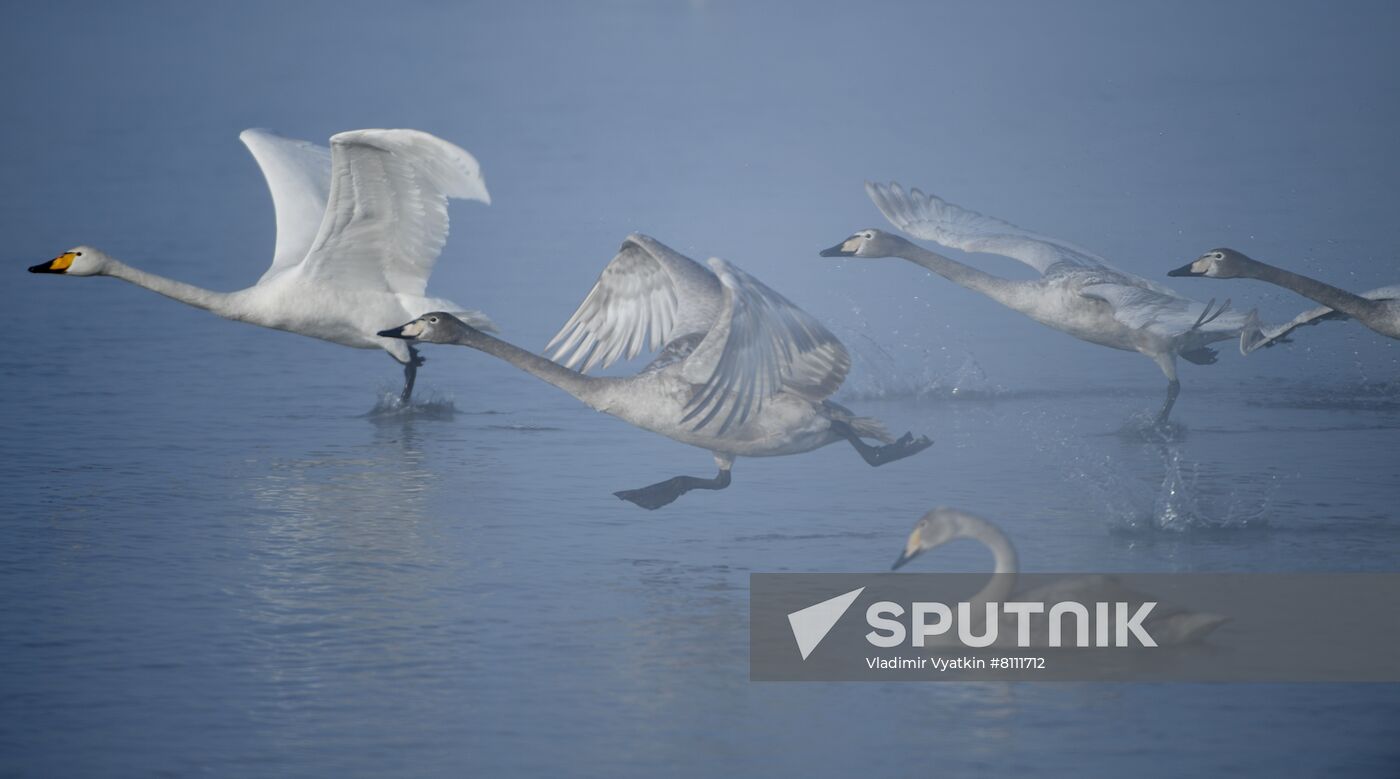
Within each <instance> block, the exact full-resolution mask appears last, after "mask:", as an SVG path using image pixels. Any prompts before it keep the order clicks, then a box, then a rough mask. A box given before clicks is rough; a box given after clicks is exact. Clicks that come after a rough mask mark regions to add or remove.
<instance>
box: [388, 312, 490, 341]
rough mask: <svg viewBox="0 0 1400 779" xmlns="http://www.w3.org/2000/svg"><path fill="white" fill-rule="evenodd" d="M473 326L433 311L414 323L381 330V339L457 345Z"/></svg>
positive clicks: (443, 313) (445, 313) (446, 314)
mask: <svg viewBox="0 0 1400 779" xmlns="http://www.w3.org/2000/svg"><path fill="white" fill-rule="evenodd" d="M472 329H473V328H472V326H471V325H469V324H467V323H466V322H463V321H462V320H460V319H458V318H457V317H455V316H453V315H451V314H449V313H447V312H446V311H433V312H431V313H427V314H424V315H423V316H420V317H418V318H417V319H415V320H413V321H412V322H408V323H406V324H402V325H399V326H398V327H394V328H390V329H388V330H380V331H379V332H378V333H376V335H378V336H379V337H380V338H400V339H403V340H405V341H419V342H422V343H428V344H450V343H457V341H458V340H460V339H461V337H462V336H463V335H466V334H467V333H470V332H471V331H472Z"/></svg>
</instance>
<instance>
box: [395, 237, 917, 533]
mask: <svg viewBox="0 0 1400 779" xmlns="http://www.w3.org/2000/svg"><path fill="white" fill-rule="evenodd" d="M709 265H710V269H706V268H705V267H704V266H701V265H700V264H699V263H697V262H695V261H694V260H691V259H690V258H688V257H685V256H683V255H681V254H679V253H677V252H675V251H673V250H672V249H670V248H669V247H667V246H665V245H664V244H662V243H661V242H659V241H657V240H655V239H653V238H649V237H647V236H645V235H632V236H629V237H628V238H627V240H626V241H625V242H623V244H622V248H621V249H620V250H619V251H618V254H617V256H616V257H614V258H613V260H612V262H610V263H608V265H607V267H606V268H604V269H603V273H602V276H600V277H599V279H598V282H597V283H596V284H595V285H594V286H593V289H592V291H591V292H589V293H588V297H587V298H585V299H584V301H583V303H582V305H580V306H579V308H578V311H576V312H575V313H574V315H573V317H572V318H571V319H570V320H569V321H568V323H567V324H565V325H564V327H563V329H562V330H560V331H559V334H558V335H556V336H555V337H554V339H553V340H552V341H551V342H550V345H551V346H553V347H554V355H555V356H556V358H560V359H562V358H565V357H567V363H566V364H567V367H565V366H562V365H559V364H557V363H555V362H552V361H550V360H547V359H545V358H543V357H540V356H538V355H535V354H532V353H530V352H527V351H525V350H523V349H520V348H518V347H516V346H513V345H511V344H508V343H506V342H505V341H502V340H500V339H497V338H492V337H491V336H489V335H486V334H484V333H482V332H480V331H479V330H477V329H476V328H474V327H471V326H470V325H469V324H468V323H463V322H461V321H458V320H457V319H456V318H455V317H452V316H449V315H447V314H444V313H432V314H428V315H426V316H423V317H420V318H418V319H415V320H414V321H412V322H409V323H408V324H405V325H403V326H402V327H397V328H394V329H393V330H385V331H384V332H381V333H380V335H382V336H386V337H390V338H404V339H408V340H412V341H426V342H429V343H446V344H458V345H461V346H469V347H471V348H473V349H478V350H480V351H483V352H486V353H487V354H491V355H494V356H496V357H499V358H501V359H502V360H505V361H506V362H509V363H511V364H513V365H515V366H516V367H518V368H520V369H521V370H524V371H527V372H529V373H532V374H534V375H535V376H538V377H539V378H541V379H543V380H544V381H547V382H549V383H550V384H553V385H554V386H556V387H558V388H560V389H562V390H564V391H565V392H568V393H569V394H570V395H573V396H574V397H576V398H578V399H579V400H581V401H583V402H584V403H585V404H587V405H588V406H590V407H592V408H594V409H596V410H598V411H603V412H605V413H608V414H611V415H613V416H615V417H617V418H619V419H622V420H624V421H627V422H629V423H631V424H633V425H636V426H637V427H640V428H642V429H644V430H650V431H652V432H653V433H659V434H661V435H664V436H666V437H667V438H671V439H673V440H676V441H680V442H681V443H685V444H690V445H691V446H698V447H700V448H702V449H707V450H709V451H710V452H711V453H713V454H714V458H715V463H716V464H717V465H718V466H719V473H718V475H716V476H715V477H714V478H711V479H705V478H699V477H695V476H677V477H675V478H672V479H667V480H666V481H663V482H659V483H657V484H652V485H650V486H647V487H642V488H640V489H635V490H623V491H621V492H617V493H614V494H615V495H617V496H618V497H619V498H622V499H623V500H628V501H631V502H633V503H635V504H637V505H638V506H642V507H643V508H648V509H656V508H660V507H661V506H664V505H666V504H668V503H670V502H671V501H673V500H675V499H676V498H678V497H680V496H681V495H683V494H685V493H686V492H688V491H690V490H695V489H705V490H721V489H724V488H725V487H728V486H729V480H730V470H731V469H732V468H733V465H734V459H735V458H736V457H771V456H776V455H785V454H798V453H801V452H808V451H811V450H813V449H816V448H818V447H822V446H826V445H827V444H830V443H833V442H836V441H848V442H850V444H851V446H853V447H855V449H856V451H858V452H859V453H860V455H861V456H862V457H863V458H865V461H866V462H868V463H870V464H871V465H877V466H878V465H884V464H885V463H888V462H894V461H895V460H899V459H902V458H904V457H908V456H910V455H912V454H915V453H917V452H920V451H922V450H923V449H925V448H927V447H928V446H929V445H930V444H931V443H932V442H931V441H929V439H928V438H926V437H920V438H918V439H915V438H914V436H913V435H912V434H908V433H906V434H905V435H904V437H902V438H900V439H899V440H897V441H894V440H892V439H891V437H890V435H889V434H888V433H887V432H886V431H885V428H884V425H882V424H880V423H879V422H878V421H877V420H874V419H871V418H869V417H858V416H855V415H854V414H853V413H852V412H851V411H850V410H848V409H845V408H843V407H841V406H838V405H837V404H835V403H832V402H831V401H829V400H826V398H827V397H829V396H830V395H831V394H832V393H834V392H835V391H836V390H837V389H838V388H839V387H840V386H841V382H842V381H844V380H845V378H846V373H847V371H849V370H850V366H851V361H850V357H849V355H848V354H847V353H846V348H845V347H844V346H842V344H841V342H840V341H838V340H837V339H836V336H834V335H832V334H831V333H830V332H828V331H827V329H826V328H825V327H823V326H822V325H821V323H820V322H818V321H817V320H816V319H814V318H812V317H811V316H810V315H809V314H807V313H806V312H804V311H802V310H801V309H799V308H798V307H797V306H794V305H793V304H792V303H790V302H788V300H787V299H786V298H784V297H783V296H781V295H779V294H778V293H777V292H774V291H773V290H771V289H769V288H768V287H767V286H765V285H764V284H763V283H762V282H760V281H759V280H758V279H755V278H754V277H752V276H750V275H748V274H747V273H745V272H743V271H742V270H739V269H738V268H736V267H734V266H733V265H730V264H729V263H727V262H725V261H723V260H720V259H711V260H710V261H709ZM711 269H712V270H711ZM647 345H650V347H651V349H652V350H655V349H657V348H658V347H661V354H660V355H659V356H658V357H657V358H656V360H655V361H653V362H652V363H651V364H650V365H648V366H647V367H646V368H645V369H643V370H642V371H641V372H640V373H638V374H636V375H635V376H629V377H624V378H597V377H592V376H587V375H585V374H584V373H583V372H580V371H574V370H571V368H572V367H573V366H575V365H578V364H579V363H582V364H583V368H582V371H587V370H589V369H591V368H593V367H594V366H598V365H601V366H607V365H610V364H612V363H613V362H614V361H615V360H617V359H619V358H621V357H624V356H625V357H628V358H630V357H634V356H636V355H637V354H638V353H639V352H640V351H641V350H642V348H643V347H644V346H647ZM864 438H872V439H875V440H878V441H881V442H883V443H884V445H883V446H872V445H870V444H867V443H865V441H863V440H862V439H864Z"/></svg>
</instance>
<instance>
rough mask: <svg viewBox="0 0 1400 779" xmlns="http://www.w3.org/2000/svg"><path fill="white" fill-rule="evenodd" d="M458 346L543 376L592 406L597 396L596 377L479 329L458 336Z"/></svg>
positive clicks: (540, 376) (543, 378)
mask: <svg viewBox="0 0 1400 779" xmlns="http://www.w3.org/2000/svg"><path fill="white" fill-rule="evenodd" d="M456 343H457V344H458V345H460V346H469V347H471V348H473V349H476V350H477V351H480V352H485V353H487V354H489V355H492V356H493V357H498V358H500V359H502V360H505V361H506V362H508V363H510V364H511V365H514V366H515V367H517V368H519V369H520V370H522V371H525V372H526V373H529V374H532V375H534V376H535V377H537V378H539V379H542V380H544V381H546V382H549V383H550V384H553V385H554V386H556V387H558V388H559V389H561V390H564V391H565V392H567V393H569V394H570V395H573V396H574V397H576V398H578V399H579V400H581V401H583V402H584V403H587V404H588V405H590V406H593V405H594V403H593V401H595V400H596V399H597V398H596V396H597V394H598V393H597V391H596V390H597V382H598V380H597V379H594V378H592V377H590V376H585V375H583V374H582V373H579V372H578V371H572V370H569V369H568V368H565V367H564V366H562V365H559V364H558V363H556V362H553V361H551V360H547V359H545V358H543V357H541V356H539V355H538V354H535V353H533V352H528V351H526V350H524V349H521V348H520V347H518V346H516V345H515V344H512V343H508V342H506V341H502V340H501V339H499V338H496V337H494V336H491V335H487V334H486V333H483V332H481V331H480V330H475V329H473V330H468V331H465V332H463V333H462V334H461V335H459V336H458V337H457V341H456Z"/></svg>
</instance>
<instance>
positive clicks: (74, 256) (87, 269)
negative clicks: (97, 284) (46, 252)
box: [29, 246, 112, 276]
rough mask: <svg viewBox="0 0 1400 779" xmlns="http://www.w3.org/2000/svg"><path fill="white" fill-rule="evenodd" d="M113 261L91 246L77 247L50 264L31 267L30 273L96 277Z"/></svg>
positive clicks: (45, 263)
mask: <svg viewBox="0 0 1400 779" xmlns="http://www.w3.org/2000/svg"><path fill="white" fill-rule="evenodd" d="M111 261H112V258H111V257H108V256H107V255H106V254H105V253H103V252H101V251H99V250H97V249H94V248H92V247H91V246H75V247H73V248H72V249H69V250H68V251H66V252H64V253H63V254H60V255H58V256H57V257H55V258H53V259H52V260H49V261H48V262H41V263H39V264H38V265H31V266H30V267H29V272H30V273H62V274H63V275H65V276H96V275H97V274H99V273H102V272H103V271H104V270H106V269H107V265H108V263H110V262H111Z"/></svg>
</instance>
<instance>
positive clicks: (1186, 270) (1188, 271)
mask: <svg viewBox="0 0 1400 779" xmlns="http://www.w3.org/2000/svg"><path fill="white" fill-rule="evenodd" d="M1195 264H1196V263H1195V262H1188V263H1186V264H1185V265H1183V266H1181V267H1180V268H1177V269H1176V270H1169V271H1167V275H1168V276H1204V275H1205V274H1204V273H1197V272H1196V271H1194V270H1192V267H1191V266H1193V265H1195Z"/></svg>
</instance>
